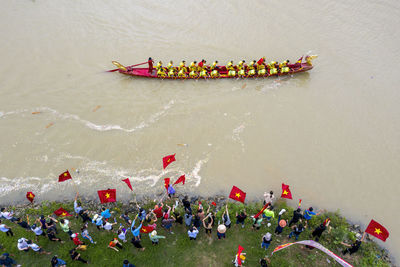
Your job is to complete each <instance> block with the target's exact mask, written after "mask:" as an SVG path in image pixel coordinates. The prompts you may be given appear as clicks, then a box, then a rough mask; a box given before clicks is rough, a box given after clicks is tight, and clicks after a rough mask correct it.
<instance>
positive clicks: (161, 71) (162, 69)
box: [157, 67, 166, 78]
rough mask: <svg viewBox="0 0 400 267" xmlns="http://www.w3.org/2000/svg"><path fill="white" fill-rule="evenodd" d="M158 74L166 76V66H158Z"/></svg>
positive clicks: (162, 76)
mask: <svg viewBox="0 0 400 267" xmlns="http://www.w3.org/2000/svg"><path fill="white" fill-rule="evenodd" d="M157 76H158V77H161V78H165V76H166V73H165V71H164V68H162V67H159V68H158V70H157Z"/></svg>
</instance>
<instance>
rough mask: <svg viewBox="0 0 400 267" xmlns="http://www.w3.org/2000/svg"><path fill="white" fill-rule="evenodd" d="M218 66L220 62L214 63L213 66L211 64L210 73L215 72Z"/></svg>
mask: <svg viewBox="0 0 400 267" xmlns="http://www.w3.org/2000/svg"><path fill="white" fill-rule="evenodd" d="M217 64H218V61H217V60H216V61H214V62H213V64H211V66H210V71H213V70H215V69H216V68H217Z"/></svg>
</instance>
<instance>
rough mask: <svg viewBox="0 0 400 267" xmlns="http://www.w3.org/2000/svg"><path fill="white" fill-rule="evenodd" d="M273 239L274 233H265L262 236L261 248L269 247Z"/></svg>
mask: <svg viewBox="0 0 400 267" xmlns="http://www.w3.org/2000/svg"><path fill="white" fill-rule="evenodd" d="M271 241H272V235H271V233H266V234H265V235H263V237H262V238H261V248H265V250H267V249H268V247H269V245H270V244H271Z"/></svg>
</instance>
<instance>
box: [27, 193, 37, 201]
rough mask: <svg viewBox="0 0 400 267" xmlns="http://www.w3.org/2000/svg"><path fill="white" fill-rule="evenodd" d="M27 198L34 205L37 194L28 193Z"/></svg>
mask: <svg viewBox="0 0 400 267" xmlns="http://www.w3.org/2000/svg"><path fill="white" fill-rule="evenodd" d="M26 198H27V199H28V200H29V201H30V202H31V203H32V202H33V199H34V198H35V194H34V193H32V192H27V193H26Z"/></svg>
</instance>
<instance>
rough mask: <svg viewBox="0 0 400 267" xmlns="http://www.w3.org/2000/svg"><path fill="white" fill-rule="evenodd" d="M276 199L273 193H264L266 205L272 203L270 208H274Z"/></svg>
mask: <svg viewBox="0 0 400 267" xmlns="http://www.w3.org/2000/svg"><path fill="white" fill-rule="evenodd" d="M274 199H275V196H274V192H273V191H270V192H269V194H267V192H264V205H265V204H267V203H270V206H272V204H273V201H274Z"/></svg>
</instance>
